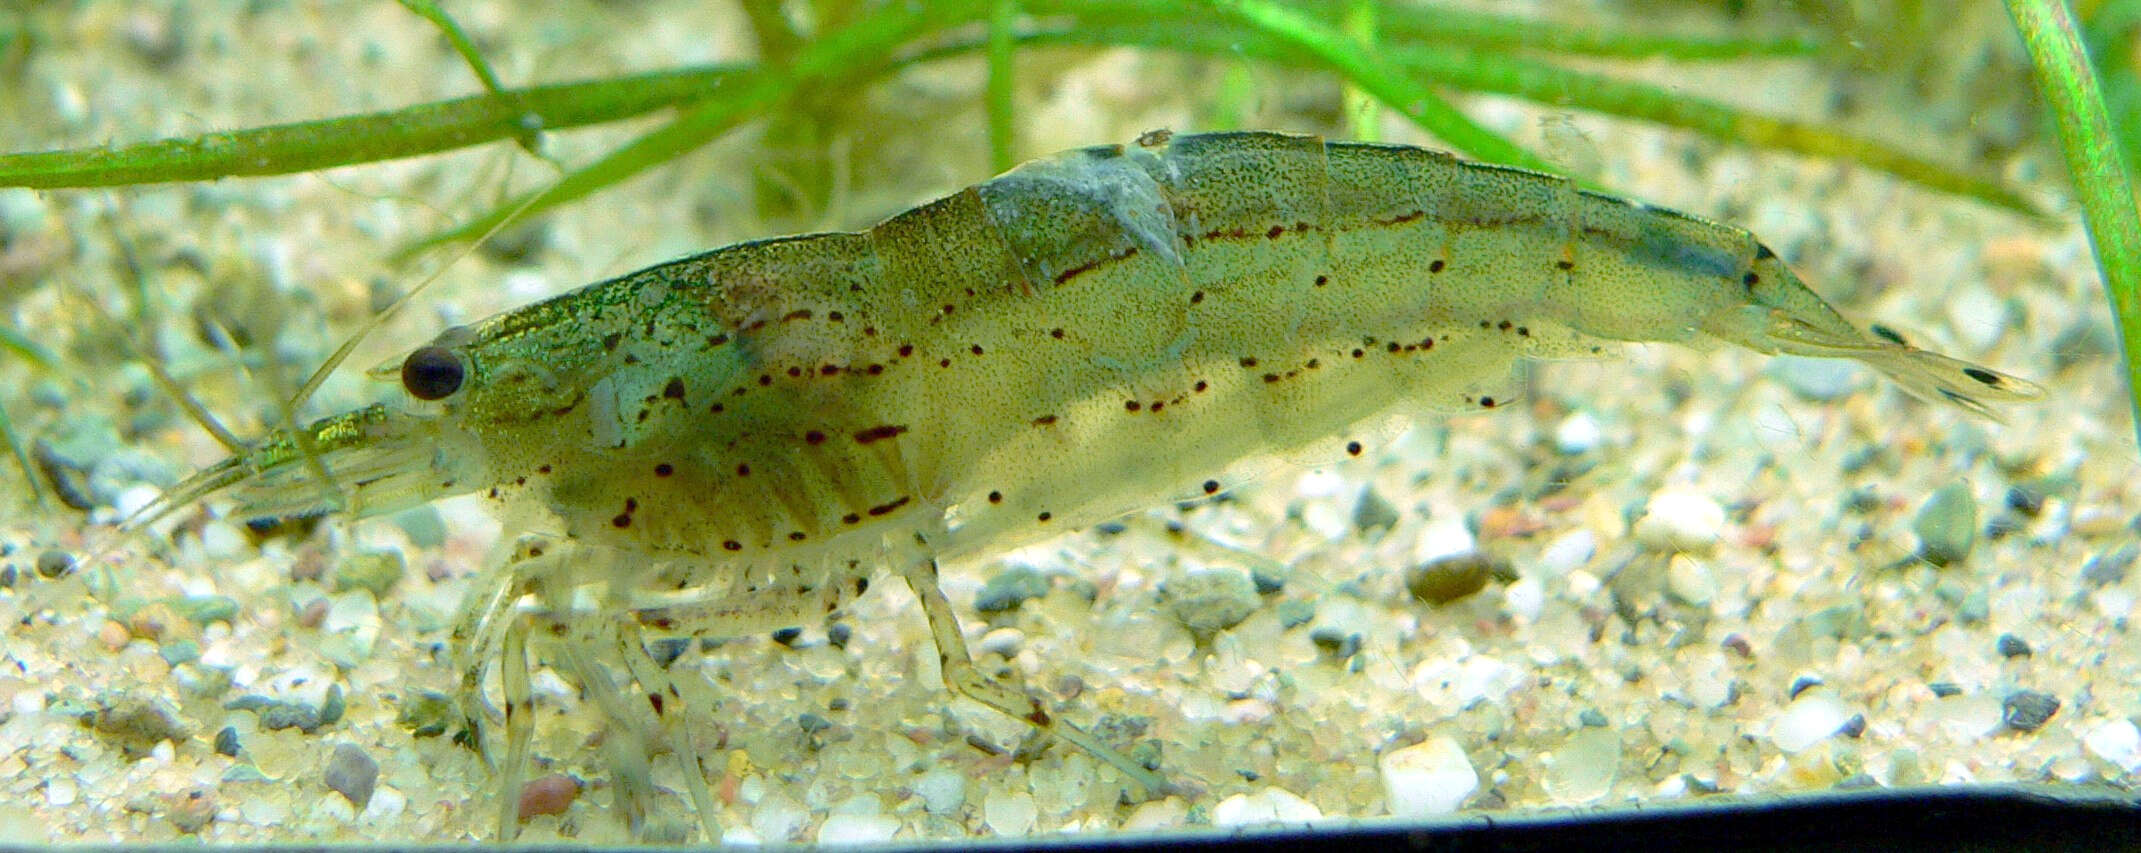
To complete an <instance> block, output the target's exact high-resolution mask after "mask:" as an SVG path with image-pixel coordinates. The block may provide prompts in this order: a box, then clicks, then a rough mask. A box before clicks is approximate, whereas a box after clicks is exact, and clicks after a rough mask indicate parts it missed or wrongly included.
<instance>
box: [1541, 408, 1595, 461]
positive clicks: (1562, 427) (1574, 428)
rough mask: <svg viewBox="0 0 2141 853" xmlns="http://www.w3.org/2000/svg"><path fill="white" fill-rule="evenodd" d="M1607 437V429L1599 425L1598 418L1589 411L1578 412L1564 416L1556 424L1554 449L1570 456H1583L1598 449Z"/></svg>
mask: <svg viewBox="0 0 2141 853" xmlns="http://www.w3.org/2000/svg"><path fill="white" fill-rule="evenodd" d="M1604 439H1605V431H1604V430H1602V429H1600V428H1599V426H1598V419H1597V418H1594V417H1591V413H1589V412H1576V413H1574V414H1571V415H1569V416H1568V417H1565V418H1562V419H1561V423H1559V424H1557V425H1555V426H1554V449H1555V450H1558V451H1561V452H1562V453H1563V454H1566V455H1569V456H1581V455H1583V454H1585V453H1589V452H1591V451H1593V450H1596V449H1598V444H1599V442H1600V441H1603V440H1604Z"/></svg>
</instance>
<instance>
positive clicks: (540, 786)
mask: <svg viewBox="0 0 2141 853" xmlns="http://www.w3.org/2000/svg"><path fill="white" fill-rule="evenodd" d="M578 796H580V783H579V782H578V781H576V780H574V779H573V778H572V777H571V776H567V775H564V774H562V773H552V774H550V775H548V776H544V777H543V778H541V779H536V780H533V781H531V782H529V783H528V784H527V785H525V786H523V787H522V788H521V789H520V819H521V820H527V819H528V818H531V817H534V816H536V815H546V814H564V813H565V809H567V808H569V807H571V806H572V801H573V799H574V798H576V797H578Z"/></svg>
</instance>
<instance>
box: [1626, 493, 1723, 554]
mask: <svg viewBox="0 0 2141 853" xmlns="http://www.w3.org/2000/svg"><path fill="white" fill-rule="evenodd" d="M1724 529H1725V508H1724V507H1721V506H1718V505H1717V501H1715V500H1712V499H1711V498H1710V496H1709V495H1705V494H1702V493H1700V492H1696V491H1692V490H1688V489H1677V488H1675V489H1666V490H1665V491H1661V492H1659V493H1657V494H1655V495H1652V496H1651V497H1650V503H1649V505H1647V506H1645V507H1644V509H1643V518H1642V519H1641V520H1638V521H1637V522H1636V524H1635V536H1636V540H1637V541H1639V542H1642V543H1643V544H1645V545H1649V546H1651V547H1653V548H1657V549H1660V550H1673V551H1693V552H1696V553H1702V552H1707V551H1709V550H1710V548H1711V547H1713V546H1715V545H1716V544H1717V537H1718V535H1719V534H1720V533H1722V532H1724Z"/></svg>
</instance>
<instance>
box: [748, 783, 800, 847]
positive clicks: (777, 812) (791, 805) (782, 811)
mask: <svg viewBox="0 0 2141 853" xmlns="http://www.w3.org/2000/svg"><path fill="white" fill-rule="evenodd" d="M809 817H810V813H809V812H806V811H804V810H803V807H802V806H800V805H797V804H796V802H795V801H794V800H791V799H788V798H787V797H785V796H782V795H780V794H778V793H773V794H767V795H766V798H765V799H764V800H762V801H760V802H759V804H758V810H757V811H754V812H752V813H751V831H753V832H756V833H758V837H759V838H762V839H765V840H766V842H767V843H769V844H785V843H787V842H788V841H790V840H792V839H794V838H795V833H796V830H799V829H802V828H803V821H804V820H805V819H808V818H809Z"/></svg>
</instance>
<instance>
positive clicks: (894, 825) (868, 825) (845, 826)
mask: <svg viewBox="0 0 2141 853" xmlns="http://www.w3.org/2000/svg"><path fill="white" fill-rule="evenodd" d="M899 831H900V821H899V818H896V817H893V816H891V815H883V814H836V815H828V816H827V817H826V818H825V823H823V824H820V825H819V826H818V843H819V844H875V843H878V842H881V841H890V840H892V835H893V833H896V832H899Z"/></svg>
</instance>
